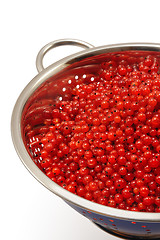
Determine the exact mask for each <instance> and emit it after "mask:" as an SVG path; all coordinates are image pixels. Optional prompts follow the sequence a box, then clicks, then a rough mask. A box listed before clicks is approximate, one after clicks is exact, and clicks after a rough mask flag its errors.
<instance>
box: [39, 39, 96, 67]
mask: <svg viewBox="0 0 160 240" xmlns="http://www.w3.org/2000/svg"><path fill="white" fill-rule="evenodd" d="M64 45H73V46H77V47H82V48H85V49H86V48H93V47H94V46H93V45H91V44H89V43H87V42H84V41H81V40H77V39H59V40H55V41H53V42H50V43H48V44H46V45H45V46H44V47H43V48H42V49H41V50H40V51H39V53H38V55H37V59H36V67H37V70H38V72H41V71H42V70H44V66H43V58H44V55H45V54H46V53H47V52H48V51H49V50H51V49H53V48H56V47H59V46H64Z"/></svg>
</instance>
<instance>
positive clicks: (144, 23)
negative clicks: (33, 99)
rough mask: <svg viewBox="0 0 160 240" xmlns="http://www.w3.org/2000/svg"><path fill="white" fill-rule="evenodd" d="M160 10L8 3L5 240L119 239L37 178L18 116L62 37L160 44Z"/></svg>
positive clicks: (2, 90)
mask: <svg viewBox="0 0 160 240" xmlns="http://www.w3.org/2000/svg"><path fill="white" fill-rule="evenodd" d="M158 4H159V5H160V3H159V1H158V0H157V1H155V0H152V1H147V0H146V1H140V0H138V1H137V0H134V1H127V0H126V1H124V0H122V1H121V0H118V1H114V0H112V1H111V0H109V1H108V0H99V1H90V0H85V1H84V0H81V1H78V0H77V1H76V0H74V1H73V0H67V1H64V0H61V1H60V0H59V1H58V0H57V1H54V0H51V1H50V0H45V1H41V0H39V1H37V0H27V1H22V0H14V1H12V0H5V1H1V3H0V75H1V79H0V155H1V157H0V219H1V220H2V221H1V224H0V229H1V230H0V239H2V240H22V239H23V240H44V239H45V240H64V239H65V240H75V239H76V240H82V239H84V240H89V239H91V240H97V239H99V240H103V239H105V240H115V239H117V238H115V237H113V236H110V235H109V234H106V233H105V232H103V231H101V230H99V229H98V228H96V227H95V226H94V225H93V224H92V223H90V222H89V220H87V219H86V218H84V217H83V216H81V215H80V214H78V213H77V212H75V211H74V210H72V209H71V208H70V207H69V206H67V205H66V204H65V203H64V202H63V201H62V200H61V199H60V198H58V197H56V196H54V195H53V194H52V193H51V192H49V191H48V190H47V189H45V188H44V187H43V186H42V185H41V184H40V183H39V182H38V181H36V180H35V179H34V178H33V177H32V176H31V175H30V174H29V172H28V171H27V170H26V168H25V167H24V166H23V164H22V163H21V161H20V160H19V158H18V156H17V154H16V152H15V150H14V147H13V145H12V140H11V134H10V120H11V113H12V109H13V106H14V104H15V102H16V99H17V98H18V96H19V94H20V92H21V91H22V90H23V88H24V87H25V86H26V85H27V83H28V82H29V81H30V80H31V79H32V78H33V77H34V76H35V75H36V74H37V71H36V67H35V59H36V55H37V53H38V51H39V50H40V48H41V47H42V46H44V45H45V44H46V43H48V42H50V41H53V40H55V39H61V38H76V39H81V40H84V41H87V42H89V43H91V44H93V45H95V46H100V45H106V44H112V43H123V42H156V43H160V14H159V5H158ZM78 50H79V49H78ZM74 51H75V48H66V47H63V48H61V49H60V48H57V49H55V50H54V51H52V53H48V55H47V56H46V58H45V65H46V66H47V65H48V64H51V63H52V62H54V61H56V60H58V59H59V58H62V57H65V56H67V55H69V54H70V53H73V52H74ZM76 51H77V49H76Z"/></svg>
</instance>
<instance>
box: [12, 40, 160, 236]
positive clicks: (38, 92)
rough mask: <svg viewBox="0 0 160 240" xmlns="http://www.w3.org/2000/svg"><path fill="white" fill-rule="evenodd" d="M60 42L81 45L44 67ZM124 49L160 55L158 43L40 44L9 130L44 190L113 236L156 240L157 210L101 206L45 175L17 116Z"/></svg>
mask: <svg viewBox="0 0 160 240" xmlns="http://www.w3.org/2000/svg"><path fill="white" fill-rule="evenodd" d="M62 45H74V46H79V47H82V48H84V49H85V50H83V51H80V52H78V53H76V54H73V55H70V56H68V57H65V58H63V59H61V60H59V61H57V62H56V63H54V64H52V65H50V66H49V67H47V68H46V69H44V67H43V58H44V55H45V54H46V53H47V52H48V51H49V50H50V49H53V48H55V47H58V46H62ZM125 51H129V52H130V53H131V54H133V57H134V58H136V56H140V55H141V53H142V52H143V54H144V53H150V54H153V55H156V56H158V57H159V56H160V44H155V43H154V44H153V43H124V44H115V45H107V46H100V47H94V46H93V45H91V44H89V43H86V42H83V41H80V40H75V39H60V40H56V41H53V42H51V43H49V44H47V45H46V46H44V47H43V48H42V49H41V50H40V52H39V53H38V55H37V60H36V66H37V70H38V72H39V73H38V75H37V76H35V77H34V78H33V80H32V81H30V82H29V84H28V85H27V86H26V87H25V88H24V90H23V91H22V93H21V94H20V96H19V97H18V100H17V102H16V104H15V107H14V110H13V114H12V120H11V132H12V139H13V143H14V146H15V149H16V151H17V153H18V155H19V157H20V159H21V161H22V163H23V164H24V165H25V167H26V168H27V169H28V170H29V172H30V173H31V174H32V175H33V176H34V177H35V178H36V179H37V180H38V181H39V182H40V183H42V184H43V185H44V186H45V187H46V188H47V189H49V190H50V191H51V192H53V193H54V194H56V195H58V196H59V197H61V198H62V199H63V200H64V201H65V202H66V203H67V204H68V205H70V206H71V207H72V208H74V209H75V210H76V211H78V212H79V213H81V214H82V215H83V216H85V217H87V218H88V219H89V220H91V221H92V222H93V223H95V224H96V225H97V226H98V227H100V228H101V229H103V230H104V231H106V232H108V233H111V234H113V235H115V236H118V237H122V238H125V239H160V213H148V212H133V211H126V210H121V209H116V208H111V207H107V206H103V205H100V204H97V203H94V202H91V201H88V200H86V199H84V198H81V197H79V196H77V195H75V194H72V193H71V192H69V191H67V190H65V189H63V188H62V187H60V186H59V185H57V184H56V183H54V182H53V181H52V180H51V179H50V178H48V177H47V176H46V175H45V174H44V173H43V172H42V171H41V170H40V169H39V168H38V167H37V165H36V164H35V163H34V162H33V160H32V159H31V157H30V155H29V153H28V151H27V150H26V147H25V144H24V141H23V138H24V136H23V134H24V133H23V126H22V121H21V119H22V118H23V117H24V116H25V114H26V113H27V109H28V106H31V105H32V103H34V102H35V101H36V100H37V99H38V100H40V99H42V98H43V97H44V95H45V94H47V95H48V96H55V97H56V96H61V98H63V96H64V95H65V94H67V89H69V88H71V87H72V86H73V85H74V82H72V83H71V81H70V80H69V79H70V78H69V77H70V76H71V75H75V74H77V76H78V74H80V73H81V74H82V73H83V72H84V73H86V72H88V73H95V72H96V71H97V70H98V68H99V65H98V63H99V62H100V61H102V60H103V59H104V58H106V57H108V58H109V57H110V56H111V55H113V54H116V56H117V57H118V56H119V55H120V54H123V53H124V52H125Z"/></svg>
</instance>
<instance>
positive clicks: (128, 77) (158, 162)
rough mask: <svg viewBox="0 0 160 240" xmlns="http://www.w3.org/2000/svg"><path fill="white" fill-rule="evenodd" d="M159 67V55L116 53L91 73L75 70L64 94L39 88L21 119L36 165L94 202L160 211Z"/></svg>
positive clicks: (67, 187) (65, 87) (74, 192)
mask: <svg viewBox="0 0 160 240" xmlns="http://www.w3.org/2000/svg"><path fill="white" fill-rule="evenodd" d="M97 61H98V60H97ZM159 70H160V60H159V56H155V55H154V54H153V55H152V54H150V53H148V52H146V53H145V52H142V53H138V52H137V53H135V52H124V53H123V54H122V53H113V54H109V55H106V58H104V57H103V58H102V59H101V60H99V62H98V64H97V66H96V68H95V69H94V71H93V72H89V71H90V70H89V69H87V68H86V69H85V68H84V69H83V70H82V71H80V70H78V69H77V70H75V72H76V71H77V72H76V73H75V72H74V74H72V75H71V76H69V80H68V79H67V84H68V85H65V86H61V85H60V86H59V89H58V91H59V92H58V91H57V95H58V94H59V95H58V96H56V97H54V96H53V95H52V94H50V95H47V94H48V93H49V92H50V91H51V92H52V91H53V92H54V87H53V86H54V85H53V84H51V85H50V87H49V88H50V90H49V91H48V92H47V90H46V89H45V88H44V89H43V88H42V89H43V91H42V92H38V93H39V94H38V93H35V99H36V97H37V99H36V100H34V102H33V104H32V105H31V106H29V108H28V110H27V111H26V113H25V116H23V121H22V125H23V128H24V129H23V132H24V142H25V145H26V148H27V150H28V152H29V153H30V155H31V157H32V159H33V161H34V162H35V164H37V166H38V167H39V168H40V169H41V170H42V171H43V172H44V173H45V174H46V175H47V176H48V177H49V178H50V179H51V180H52V181H54V182H55V183H57V184H58V185H60V186H61V187H63V188H64V189H66V190H68V191H70V192H71V193H73V194H76V195H78V196H80V197H83V198H85V199H87V200H89V201H93V202H96V203H99V204H102V205H105V206H109V207H114V208H120V209H124V210H130V211H140V212H159V211H160V210H159V209H160V75H159ZM65 81H66V78H65V79H63V81H62V85H63V84H64V82H65ZM71 83H72V84H73V85H71ZM61 88H62V89H61ZM60 90H61V94H60ZM39 91H40V90H39ZM36 94H37V95H36ZM33 99H34V98H33Z"/></svg>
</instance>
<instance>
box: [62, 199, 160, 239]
mask: <svg viewBox="0 0 160 240" xmlns="http://www.w3.org/2000/svg"><path fill="white" fill-rule="evenodd" d="M66 203H67V204H69V205H70V206H71V207H72V208H74V209H75V210H76V211H78V212H79V213H81V214H82V215H83V216H85V217H87V218H88V219H90V220H91V221H92V222H94V223H96V224H98V225H100V226H102V228H103V230H105V229H106V231H108V232H111V233H112V234H114V235H121V236H122V237H124V238H126V237H127V236H128V237H129V236H131V237H138V238H139V239H160V223H159V222H154V223H153V222H147V223H146V222H135V220H133V221H132V220H123V219H118V218H112V217H107V216H104V215H100V214H98V213H94V212H91V211H88V210H85V209H83V208H80V207H78V206H75V205H73V204H71V203H69V202H66ZM122 217H123V216H122ZM151 233H152V236H150V235H151ZM150 237H151V238H150Z"/></svg>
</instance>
